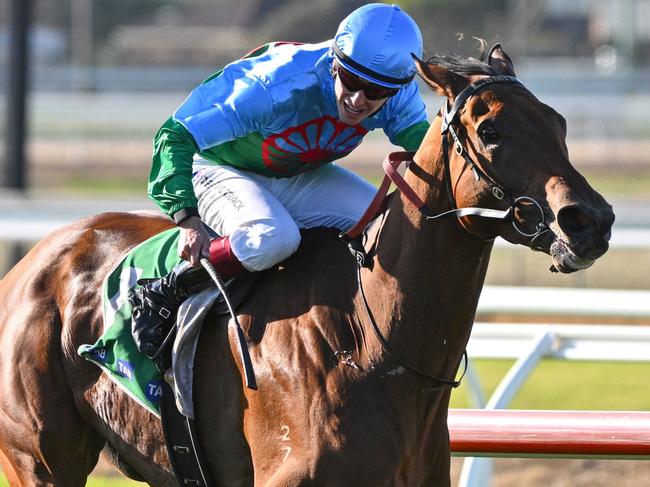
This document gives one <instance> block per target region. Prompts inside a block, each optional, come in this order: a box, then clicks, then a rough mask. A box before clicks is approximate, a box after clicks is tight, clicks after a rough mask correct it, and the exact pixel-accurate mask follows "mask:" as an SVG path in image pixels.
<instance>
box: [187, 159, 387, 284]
mask: <svg viewBox="0 0 650 487" xmlns="http://www.w3.org/2000/svg"><path fill="white" fill-rule="evenodd" d="M192 172H193V176H192V184H193V186H194V191H195V193H196V196H197V198H198V200H199V205H198V209H199V214H200V215H201V219H202V220H203V221H204V222H205V223H206V224H207V225H208V226H209V227H210V228H212V229H213V230H214V231H215V232H217V233H218V234H219V235H229V236H230V245H231V247H232V252H233V254H235V257H237V259H239V261H240V262H241V263H242V265H243V266H244V267H245V268H246V269H248V270H251V271H260V270H264V269H268V268H269V267H271V266H273V265H275V264H277V263H278V262H280V261H282V260H284V259H286V258H287V257H289V256H290V255H291V254H293V253H294V252H295V251H296V249H297V248H298V245H299V244H300V230H301V229H306V228H313V227H319V226H326V227H334V228H337V229H339V230H347V229H349V228H350V227H352V226H353V225H354V224H355V223H356V222H357V221H358V220H359V218H360V217H361V215H362V214H363V212H364V211H365V210H366V208H367V207H368V205H369V204H370V201H371V200H372V198H373V196H374V195H375V193H376V191H377V190H376V188H375V187H374V186H373V185H371V184H370V183H368V182H367V181H365V180H364V179H362V178H361V177H359V176H357V175H356V174H354V173H352V172H351V171H348V170H347V169H345V168H342V167H340V166H337V165H335V164H327V165H325V166H321V167H320V168H318V169H316V170H314V171H310V172H306V173H302V174H299V175H296V176H293V177H290V178H272V177H268V176H262V175H260V174H255V173H252V172H248V171H242V170H239V169H235V168H233V167H231V166H220V165H215V164H211V163H208V162H206V161H205V160H203V159H199V158H195V160H194V165H193V171H192Z"/></svg>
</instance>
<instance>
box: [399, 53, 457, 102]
mask: <svg viewBox="0 0 650 487" xmlns="http://www.w3.org/2000/svg"><path fill="white" fill-rule="evenodd" d="M411 56H413V60H414V61H415V70H416V71H417V73H418V74H419V75H420V77H421V78H422V79H423V80H424V82H425V83H426V84H428V85H429V86H430V87H431V88H433V91H435V92H436V93H437V94H439V95H441V96H444V97H446V98H449V99H453V98H456V95H458V93H460V92H461V91H463V90H464V89H465V87H466V86H467V85H468V83H469V82H468V81H467V79H465V78H463V77H462V76H460V75H458V74H456V73H453V72H452V71H450V70H448V69H446V68H443V67H442V66H439V65H437V64H432V63H426V62H424V61H422V60H421V59H420V58H418V57H417V56H416V55H415V54H411Z"/></svg>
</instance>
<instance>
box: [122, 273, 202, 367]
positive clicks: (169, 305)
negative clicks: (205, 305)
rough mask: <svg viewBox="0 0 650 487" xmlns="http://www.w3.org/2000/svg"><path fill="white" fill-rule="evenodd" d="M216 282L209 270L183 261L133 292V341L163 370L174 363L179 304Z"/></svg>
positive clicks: (131, 300)
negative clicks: (173, 344) (172, 352)
mask: <svg viewBox="0 0 650 487" xmlns="http://www.w3.org/2000/svg"><path fill="white" fill-rule="evenodd" d="M212 283H213V282H212V279H211V278H210V276H209V275H208V273H207V272H206V271H205V269H203V268H202V267H201V268H196V267H191V266H190V265H189V263H187V262H182V263H181V264H178V265H177V266H176V267H174V268H173V269H172V271H171V272H170V273H169V274H167V275H166V276H164V277H161V278H160V279H157V280H155V281H152V282H150V283H148V284H145V285H143V286H141V287H139V288H134V289H132V290H131V291H130V292H129V295H128V300H129V304H130V305H131V309H132V315H131V333H132V334H133V340H134V341H135V344H136V345H137V347H138V350H140V351H141V352H142V353H144V354H145V355H146V356H147V357H149V358H150V359H152V360H153V362H154V363H155V364H156V367H158V369H159V370H160V371H161V372H163V373H164V372H165V371H166V370H167V369H168V368H169V367H170V366H171V353H170V352H171V347H170V346H171V343H172V340H171V337H172V335H173V333H172V332H173V330H174V325H175V324H176V312H177V311H178V308H179V306H180V305H181V303H182V302H183V301H185V300H186V299H187V298H188V297H190V296H191V295H193V294H196V293H198V292H199V291H202V290H203V289H205V288H207V287H209V286H210V285H211V284H212ZM167 338H170V339H167Z"/></svg>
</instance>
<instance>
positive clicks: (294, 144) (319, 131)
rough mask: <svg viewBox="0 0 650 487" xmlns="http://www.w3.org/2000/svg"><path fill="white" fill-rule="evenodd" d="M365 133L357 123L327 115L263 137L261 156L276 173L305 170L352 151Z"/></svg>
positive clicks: (292, 172)
mask: <svg viewBox="0 0 650 487" xmlns="http://www.w3.org/2000/svg"><path fill="white" fill-rule="evenodd" d="M366 133H368V130H367V129H365V128H364V127H362V126H361V125H356V126H350V125H346V124H344V123H342V122H340V121H339V120H336V119H335V118H334V117H331V116H329V115H327V116H324V117H321V118H316V119H314V120H310V121H309V122H306V123H304V124H302V125H298V126H297V127H289V128H288V129H287V130H285V131H284V132H282V133H280V134H275V135H272V136H270V137H267V138H266V139H264V141H263V142H262V160H263V161H264V165H265V166H266V167H267V168H269V169H271V170H273V171H276V172H278V173H283V174H294V173H296V172H304V171H308V170H310V169H315V168H316V167H318V166H321V165H323V164H327V163H328V162H332V161H334V160H336V159H340V158H341V157H343V156H345V155H346V154H348V153H350V152H352V150H353V149H354V148H356V147H357V146H358V145H359V144H360V143H361V140H362V139H363V136H364V135H366Z"/></svg>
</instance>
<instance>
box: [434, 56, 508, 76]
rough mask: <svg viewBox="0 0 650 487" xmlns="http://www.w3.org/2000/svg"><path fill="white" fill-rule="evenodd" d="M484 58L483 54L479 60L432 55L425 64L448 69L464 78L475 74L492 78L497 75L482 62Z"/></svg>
mask: <svg viewBox="0 0 650 487" xmlns="http://www.w3.org/2000/svg"><path fill="white" fill-rule="evenodd" d="M484 58H485V53H482V54H481V59H476V58H473V57H463V56H458V55H456V54H450V55H445V54H434V55H433V56H431V57H429V59H427V63H430V64H435V65H437V66H440V67H442V68H445V69H448V70H449V71H451V72H452V73H455V74H458V75H461V76H465V77H468V76H473V75H477V74H485V75H488V76H494V75H496V74H498V73H497V72H496V71H495V70H494V68H492V67H491V66H490V65H488V64H486V63H484V62H483V61H482V59H484Z"/></svg>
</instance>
